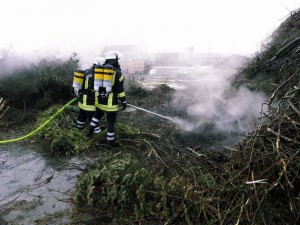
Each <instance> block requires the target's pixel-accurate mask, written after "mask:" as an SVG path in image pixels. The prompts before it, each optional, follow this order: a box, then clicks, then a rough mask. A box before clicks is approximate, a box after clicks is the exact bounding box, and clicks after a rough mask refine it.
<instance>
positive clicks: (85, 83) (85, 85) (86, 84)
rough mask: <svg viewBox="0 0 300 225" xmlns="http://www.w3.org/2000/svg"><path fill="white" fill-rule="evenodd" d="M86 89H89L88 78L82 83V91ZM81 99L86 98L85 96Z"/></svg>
mask: <svg viewBox="0 0 300 225" xmlns="http://www.w3.org/2000/svg"><path fill="white" fill-rule="evenodd" d="M88 87H89V78H88V77H87V78H86V79H85V82H84V89H88ZM83 97H86V96H83ZM85 100H86V98H85Z"/></svg>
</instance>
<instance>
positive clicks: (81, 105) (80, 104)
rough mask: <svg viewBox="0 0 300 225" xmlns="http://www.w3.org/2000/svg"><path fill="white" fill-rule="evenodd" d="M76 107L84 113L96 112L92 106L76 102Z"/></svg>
mask: <svg viewBox="0 0 300 225" xmlns="http://www.w3.org/2000/svg"><path fill="white" fill-rule="evenodd" d="M78 107H79V108H81V109H83V110H86V111H96V107H95V106H94V105H84V104H82V103H81V102H78Z"/></svg>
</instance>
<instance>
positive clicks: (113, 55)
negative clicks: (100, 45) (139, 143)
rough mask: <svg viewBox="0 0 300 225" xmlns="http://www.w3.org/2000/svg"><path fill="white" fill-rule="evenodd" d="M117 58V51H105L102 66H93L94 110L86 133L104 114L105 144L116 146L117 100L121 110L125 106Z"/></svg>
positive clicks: (121, 76) (122, 80)
mask: <svg viewBox="0 0 300 225" xmlns="http://www.w3.org/2000/svg"><path fill="white" fill-rule="evenodd" d="M118 60H119V54H118V53H117V52H115V51H113V52H107V53H106V55H105V63H104V64H103V66H101V65H99V66H96V67H95V73H94V81H95V82H94V90H95V91H96V103H95V106H96V112H95V113H94V116H93V118H92V121H91V123H90V129H89V133H88V135H91V134H92V133H93V131H94V129H96V126H95V125H96V124H98V123H99V120H100V119H101V117H103V116H104V115H106V120H107V134H106V144H107V145H108V146H111V147H116V146H118V143H117V142H116V137H115V124H116V119H117V112H118V111H119V110H120V107H119V102H121V104H122V107H121V110H124V109H125V108H126V96H125V92H124V87H123V82H124V76H123V74H122V72H121V68H120V64H119V61H118Z"/></svg>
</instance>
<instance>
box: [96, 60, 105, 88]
mask: <svg viewBox="0 0 300 225" xmlns="http://www.w3.org/2000/svg"><path fill="white" fill-rule="evenodd" d="M103 77H104V66H102V65H96V66H95V69H94V90H95V91H97V92H99V89H100V88H101V87H103Z"/></svg>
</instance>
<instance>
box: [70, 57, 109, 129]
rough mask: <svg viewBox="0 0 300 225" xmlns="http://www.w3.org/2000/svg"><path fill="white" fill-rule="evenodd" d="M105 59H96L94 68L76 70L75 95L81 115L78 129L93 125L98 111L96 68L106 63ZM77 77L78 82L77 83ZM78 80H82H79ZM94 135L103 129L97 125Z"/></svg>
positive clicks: (77, 124)
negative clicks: (95, 83)
mask: <svg viewBox="0 0 300 225" xmlns="http://www.w3.org/2000/svg"><path fill="white" fill-rule="evenodd" d="M104 60H105V59H104V58H102V57H97V58H95V59H94V61H93V64H92V67H91V68H90V69H87V70H79V69H76V70H75V72H74V81H73V87H74V93H75V95H76V97H78V107H79V113H78V116H77V120H76V127H77V128H78V129H83V128H84V126H85V124H86V122H88V123H91V121H92V117H93V115H94V113H95V111H96V107H95V91H94V78H93V73H94V68H95V66H96V65H100V64H103V63H104ZM75 77H77V82H75V79H76V78H75ZM78 78H81V79H80V80H78ZM78 81H79V82H78ZM93 132H94V133H100V132H101V128H100V127H99V125H97V126H96V127H95V129H94V131H93Z"/></svg>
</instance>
